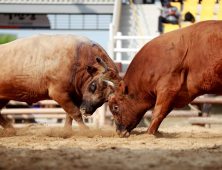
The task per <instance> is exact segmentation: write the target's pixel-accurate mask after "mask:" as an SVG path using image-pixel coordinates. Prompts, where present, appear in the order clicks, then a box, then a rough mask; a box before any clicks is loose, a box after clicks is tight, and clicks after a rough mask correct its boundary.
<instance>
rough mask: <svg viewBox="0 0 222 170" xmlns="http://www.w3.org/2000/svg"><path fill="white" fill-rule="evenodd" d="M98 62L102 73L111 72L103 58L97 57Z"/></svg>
mask: <svg viewBox="0 0 222 170" xmlns="http://www.w3.org/2000/svg"><path fill="white" fill-rule="evenodd" d="M96 61H97V62H98V63H99V65H100V67H101V71H102V73H104V72H107V71H109V69H108V67H107V65H106V63H105V62H104V61H103V60H102V59H101V58H99V57H96Z"/></svg>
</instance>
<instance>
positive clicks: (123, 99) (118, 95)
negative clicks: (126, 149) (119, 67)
mask: <svg viewBox="0 0 222 170" xmlns="http://www.w3.org/2000/svg"><path fill="white" fill-rule="evenodd" d="M141 95H142V96H144V94H142V93H141V94H139V93H133V92H132V91H130V89H128V86H126V85H125V83H124V81H120V82H119V84H118V86H117V89H116V92H115V94H112V95H110V97H109V108H110V111H111V112H112V114H113V117H114V120H115V124H116V131H117V133H118V134H119V135H120V137H124V136H129V135H130V132H131V131H132V130H133V129H134V128H135V127H136V126H137V125H138V123H139V122H140V120H141V119H142V117H143V115H144V114H145V112H146V111H147V110H148V109H149V108H151V107H152V106H153V105H152V104H151V103H149V102H147V101H145V100H144V99H143V98H141Z"/></svg>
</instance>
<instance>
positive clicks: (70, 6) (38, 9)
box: [0, 0, 222, 126]
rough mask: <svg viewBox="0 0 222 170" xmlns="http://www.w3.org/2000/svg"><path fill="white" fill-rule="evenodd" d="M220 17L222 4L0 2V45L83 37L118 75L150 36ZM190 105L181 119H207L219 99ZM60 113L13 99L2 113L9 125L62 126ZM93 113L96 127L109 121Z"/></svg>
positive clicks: (51, 105) (53, 106)
mask: <svg viewBox="0 0 222 170" xmlns="http://www.w3.org/2000/svg"><path fill="white" fill-rule="evenodd" d="M221 19H222V0H220V1H219V0H202V1H201V0H184V1H183V0H172V1H171V0H0V44H4V43H8V42H10V41H13V40H16V39H18V38H25V37H29V36H31V35H35V34H40V33H48V34H61V33H62V34H64V33H66V34H78V35H83V36H86V37H87V38H89V39H91V40H94V41H96V42H97V43H99V44H100V45H101V46H102V47H103V48H104V49H105V50H106V51H107V52H108V54H109V56H110V57H111V58H112V59H113V60H114V62H115V63H116V65H117V67H118V69H119V71H120V74H121V76H123V75H124V73H125V72H126V70H127V68H128V66H129V64H130V62H131V61H132V59H133V57H134V56H135V54H136V53H137V52H138V51H139V50H140V49H141V47H142V46H143V45H144V44H145V43H147V42H149V41H150V40H152V39H153V38H155V37H157V36H159V35H161V34H164V33H167V32H169V31H173V30H175V29H180V28H183V27H186V26H190V25H192V24H194V23H197V22H200V21H204V20H221ZM194 103H195V105H196V106H195V107H196V108H197V110H195V109H194V108H193V109H192V108H190V107H186V108H184V109H185V111H184V110H182V111H183V114H182V115H183V116H185V117H190V116H191V117H192V116H197V117H198V116H202V115H206V116H209V113H210V110H211V107H212V104H213V108H212V110H213V112H214V113H220V110H221V109H220V108H221V104H222V99H221V98H220V96H219V97H218V96H217V97H215V96H210V98H209V96H207V98H205V99H203V98H199V99H197V100H196V101H194ZM204 103H205V104H206V106H204ZM205 107H206V109H205V110H204V111H201V109H202V108H205ZM15 108H20V110H19V109H15ZM22 108H23V110H22ZM33 108H41V111H40V110H38V111H36V110H33ZM187 110H188V111H187ZM61 113H63V114H62V115H61ZM64 113H65V112H64V111H63V110H61V108H60V107H59V106H58V105H57V103H55V102H53V101H44V102H39V103H37V104H35V106H32V107H31V108H30V107H29V106H27V105H26V104H24V103H19V102H15V101H12V102H10V103H9V105H8V106H7V109H3V111H2V114H4V115H5V116H6V117H7V118H8V119H10V120H11V121H12V122H14V123H24V122H28V123H34V122H37V121H38V122H50V120H52V121H51V122H54V123H55V122H58V123H61V122H64V119H65V114H64ZM95 115H97V116H95V118H94V120H91V119H90V120H85V121H86V122H89V123H90V122H91V123H93V124H94V125H95V126H101V125H103V124H106V122H107V120H111V119H112V118H111V117H112V116H111V113H110V112H109V111H108V108H107V105H105V106H102V107H101V108H100V109H98V113H97V114H95ZM147 115H148V116H147V117H150V116H151V113H148V114H147ZM176 115H177V114H176ZM46 119H47V121H45V120H46ZM36 120H37V121H36ZM186 120H187V119H186ZM142 124H143V123H142ZM142 124H141V125H142ZM145 124H146V125H148V123H147V121H146V120H145Z"/></svg>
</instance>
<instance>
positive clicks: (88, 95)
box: [80, 57, 121, 116]
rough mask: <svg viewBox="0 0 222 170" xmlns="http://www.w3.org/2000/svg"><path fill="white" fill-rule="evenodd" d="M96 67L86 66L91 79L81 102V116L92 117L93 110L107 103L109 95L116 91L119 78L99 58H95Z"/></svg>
mask: <svg viewBox="0 0 222 170" xmlns="http://www.w3.org/2000/svg"><path fill="white" fill-rule="evenodd" d="M96 61H97V65H96V66H97V67H96V66H86V70H87V72H88V73H89V74H90V75H91V77H92V79H91V81H90V83H89V84H88V85H87V87H86V88H85V91H84V93H83V102H82V104H81V106H80V111H81V113H82V115H83V116H89V115H92V114H93V113H94V112H95V110H96V109H97V108H98V107H100V106H102V105H103V103H104V102H107V101H108V98H109V95H110V94H111V93H113V92H114V91H115V89H116V86H117V84H118V82H119V81H120V79H121V78H120V77H119V75H118V73H117V72H116V71H115V70H112V68H110V69H109V68H108V67H107V65H106V63H105V62H104V61H103V60H102V59H101V58H99V57H97V58H96Z"/></svg>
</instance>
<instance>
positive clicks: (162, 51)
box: [109, 21, 222, 136]
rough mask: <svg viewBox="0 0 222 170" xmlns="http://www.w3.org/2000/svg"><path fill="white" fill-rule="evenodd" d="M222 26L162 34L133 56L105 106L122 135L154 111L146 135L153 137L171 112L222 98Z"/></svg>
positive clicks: (205, 24)
mask: <svg viewBox="0 0 222 170" xmlns="http://www.w3.org/2000/svg"><path fill="white" fill-rule="evenodd" d="M221 29H222V21H205V22H200V23H197V24H194V25H192V26H189V27H186V28H183V29H178V30H176V31H172V32H169V33H166V34H163V35H161V36H159V37H157V38H155V39H153V40H152V41H150V42H149V43H147V44H146V45H145V46H144V47H143V48H142V49H141V50H140V51H139V52H138V53H137V55H136V56H135V58H134V59H133V61H132V63H131V64H130V66H129V68H128V70H127V72H126V74H125V76H124V78H123V80H122V81H120V82H119V84H118V86H117V90H116V92H115V95H113V96H112V97H111V98H110V101H109V107H110V110H111V112H112V113H113V116H114V119H115V123H116V127H117V132H118V133H119V134H120V135H121V136H125V135H126V134H129V133H128V132H131V131H132V129H134V128H135V127H136V126H137V124H138V123H139V121H140V120H141V119H142V117H143V115H144V114H145V113H146V111H147V110H148V109H150V108H152V107H154V110H153V114H152V122H151V124H150V126H149V128H148V130H147V132H146V133H148V134H155V133H156V132H158V131H157V130H158V128H159V126H160V124H161V122H162V121H163V119H164V118H165V117H166V116H167V115H168V114H169V113H170V112H171V110H172V109H173V108H182V107H184V106H186V105H187V104H189V103H190V102H191V101H192V100H194V99H195V98H196V97H197V96H199V95H203V94H206V93H210V94H222V49H221V47H222V31H221Z"/></svg>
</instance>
